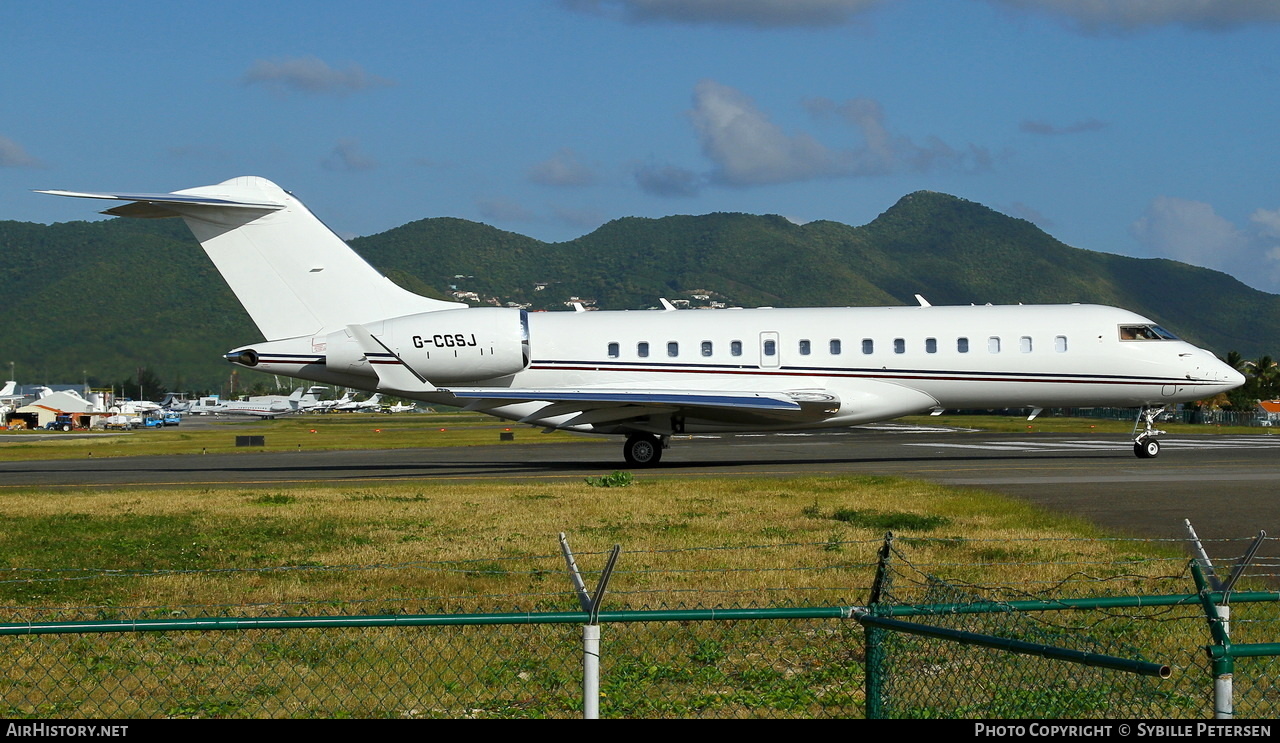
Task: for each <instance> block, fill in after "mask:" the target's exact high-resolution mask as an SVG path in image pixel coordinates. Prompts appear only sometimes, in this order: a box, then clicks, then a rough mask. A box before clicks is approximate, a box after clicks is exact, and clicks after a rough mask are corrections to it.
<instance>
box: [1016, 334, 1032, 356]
mask: <svg viewBox="0 0 1280 743" xmlns="http://www.w3.org/2000/svg"><path fill="white" fill-rule="evenodd" d="M1018 350H1019V351H1021V352H1023V353H1031V336H1029V335H1024V336H1022V337H1021V338H1019V339H1018Z"/></svg>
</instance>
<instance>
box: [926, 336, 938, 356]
mask: <svg viewBox="0 0 1280 743" xmlns="http://www.w3.org/2000/svg"><path fill="white" fill-rule="evenodd" d="M924 352H925V353H937V352H938V339H937V338H925V339H924Z"/></svg>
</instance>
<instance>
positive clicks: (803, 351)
mask: <svg viewBox="0 0 1280 743" xmlns="http://www.w3.org/2000/svg"><path fill="white" fill-rule="evenodd" d="M811 350H813V346H812V345H811V344H810V343H809V339H808V338H804V339H802V340H801V341H800V355H801V356H808V355H809V352H810V351H811Z"/></svg>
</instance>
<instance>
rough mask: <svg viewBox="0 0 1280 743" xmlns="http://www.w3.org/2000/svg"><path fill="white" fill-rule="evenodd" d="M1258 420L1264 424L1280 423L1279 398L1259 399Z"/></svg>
mask: <svg viewBox="0 0 1280 743" xmlns="http://www.w3.org/2000/svg"><path fill="white" fill-rule="evenodd" d="M1258 420H1260V421H1262V425H1264V426H1274V425H1280V400H1260V401H1259V402H1258Z"/></svg>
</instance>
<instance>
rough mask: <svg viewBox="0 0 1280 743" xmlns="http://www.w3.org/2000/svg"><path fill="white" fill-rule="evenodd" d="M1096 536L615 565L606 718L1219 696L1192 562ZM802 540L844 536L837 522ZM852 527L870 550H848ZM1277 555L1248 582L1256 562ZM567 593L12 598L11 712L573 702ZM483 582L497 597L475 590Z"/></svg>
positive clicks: (7, 633)
mask: <svg viewBox="0 0 1280 743" xmlns="http://www.w3.org/2000/svg"><path fill="white" fill-rule="evenodd" d="M1099 541H1102V540H1091V541H1090V540H1077V541H1075V542H1071V543H1069V544H1067V545H1066V546H1067V547H1068V548H1069V549H1067V550H1066V551H1067V552H1074V553H1075V557H1073V558H1072V559H1066V560H1064V559H1061V558H1058V559H1056V560H1055V561H1053V562H1052V563H1046V564H1044V565H1036V564H1035V563H1034V560H1032V559H1030V558H1031V557H1032V555H1033V554H1034V553H1036V551H1037V550H1039V549H1041V546H1042V545H1038V544H1036V545H1026V546H1021V547H1020V546H1018V545H1016V544H1013V543H1011V542H1009V541H1007V540H1006V541H1002V542H999V543H995V542H992V543H986V544H979V545H975V544H973V543H965V544H964V545H963V549H964V550H965V554H966V555H970V556H971V555H973V554H981V555H984V556H985V562H982V563H980V564H979V563H975V562H974V561H973V560H972V559H966V560H965V561H954V560H953V557H954V554H955V553H956V552H957V551H958V550H959V549H960V546H958V545H957V544H956V540H909V541H904V542H902V543H900V544H898V545H897V546H896V547H895V548H894V549H893V550H892V551H888V550H886V552H885V556H884V558H883V559H880V560H877V559H876V557H877V555H876V552H875V550H876V547H877V546H878V545H873V544H870V543H865V542H864V543H857V544H856V545H855V544H852V543H846V544H845V545H843V546H842V548H843V549H844V554H843V556H842V557H841V559H839V560H835V561H832V562H829V563H826V564H824V565H823V566H821V567H817V566H814V565H806V566H801V565H795V564H788V565H779V566H778V568H777V569H776V571H775V572H776V577H777V580H775V581H773V582H774V583H775V584H776V586H777V587H775V588H753V589H751V590H750V591H744V592H739V593H731V594H730V593H726V594H721V595H714V594H711V593H710V592H706V591H701V592H692V593H690V594H687V595H686V594H683V593H681V591H680V589H678V588H674V589H672V588H668V589H665V590H658V589H654V588H646V589H645V590H628V589H627V588H626V585H627V583H626V580H625V579H624V580H623V581H621V582H622V584H623V585H622V586H621V587H620V589H619V591H618V592H617V594H616V595H614V596H613V597H612V598H606V601H605V606H606V607H607V610H604V611H601V613H600V615H599V628H600V634H601V639H600V649H599V667H600V678H599V699H598V706H599V712H600V715H601V716H602V717H624V718H625V717H646V718H651V717H679V718H689V717H714V718H742V717H750V718H813V717H862V716H885V717H971V716H982V717H983V718H986V719H994V718H1019V717H1024V718H1025V717H1034V718H1047V717H1061V718H1099V717H1130V718H1132V717H1139V718H1140V717H1148V718H1154V717H1158V718H1207V717H1212V716H1213V714H1214V709H1215V707H1214V705H1215V701H1214V697H1213V693H1214V668H1213V666H1212V664H1211V663H1210V661H1209V660H1208V657H1207V655H1206V647H1207V646H1212V645H1214V644H1215V639H1214V638H1213V637H1212V636H1211V633H1210V631H1209V623H1208V622H1207V620H1206V612H1205V609H1204V607H1203V606H1202V605H1201V603H1200V602H1199V597H1198V596H1197V594H1196V585H1195V583H1194V581H1193V580H1192V578H1191V575H1190V573H1189V570H1188V568H1187V560H1186V559H1185V558H1183V557H1178V556H1169V555H1166V556H1164V557H1159V556H1153V555H1151V554H1149V553H1142V552H1141V551H1140V550H1138V549H1136V548H1135V550H1134V552H1133V555H1132V558H1131V559H1130V558H1127V557H1122V558H1120V559H1117V558H1115V557H1108V558H1107V559H1106V561H1097V562H1093V561H1091V559H1090V558H1089V557H1088V555H1087V553H1088V552H1090V551H1091V550H1092V549H1094V548H1095V547H1096V544H1097V543H1098V542H1099ZM1062 546H1063V545H1062V544H1058V545H1056V548H1057V549H1056V550H1055V551H1057V552H1062V551H1063V550H1062V549H1061V548H1062ZM777 547H778V546H777V545H770V546H764V547H760V546H753V547H747V548H741V549H751V550H761V549H774V548H777ZM789 547H795V545H790V546H789ZM807 547H808V548H809V549H810V550H812V549H823V550H827V551H828V552H830V551H832V546H831V544H830V543H828V544H825V545H821V546H816V545H808V546H807ZM853 547H856V548H857V549H858V550H860V551H865V552H866V553H867V554H866V555H865V558H866V560H865V562H850V561H849V560H848V554H849V552H850V551H851V549H852V548H853ZM974 550H977V552H976V553H975V552H974ZM629 557H630V560H631V561H632V562H645V563H646V565H647V567H645V568H644V569H643V570H637V571H636V575H632V576H630V578H631V579H632V580H633V581H634V580H635V579H636V578H637V577H638V574H640V573H643V574H644V581H645V582H646V584H648V585H652V584H654V583H655V582H663V581H665V582H668V583H672V584H679V583H680V582H681V580H682V578H681V576H682V573H681V572H680V571H674V572H671V573H663V572H662V571H661V570H658V569H655V568H654V567H652V566H653V565H654V564H656V563H658V562H660V561H661V560H662V559H665V558H664V557H663V556H659V555H654V554H652V553H646V555H645V556H644V557H643V558H641V557H640V556H639V555H638V554H631V555H630V556H628V555H627V554H624V556H623V560H622V562H623V564H624V565H625V564H626V563H627V562H628V558H629ZM673 557H675V556H673ZM682 557H688V555H683V556H682ZM919 558H923V559H919ZM912 559H916V562H912ZM877 564H878V566H879V574H878V575H873V573H874V571H875V570H876V566H877ZM1011 566H1013V567H1016V568H1017V569H1016V570H1011ZM438 567H439V566H430V568H426V569H431V570H435V569H438ZM562 567H563V566H562ZM362 569H366V570H367V569H368V568H362ZM398 569H402V570H406V572H408V571H410V570H411V569H408V568H398ZM317 570H322V571H333V570H334V569H333V568H321V569H317ZM815 571H822V572H823V573H824V574H826V575H829V576H831V580H830V581H829V585H828V586H827V587H826V588H824V589H822V591H820V592H818V593H820V594H821V596H822V597H825V598H827V599H838V598H844V599H845V600H843V601H840V600H832V601H823V602H818V603H815V602H813V601H811V600H808V599H813V598H815V596H816V595H818V594H817V593H815V592H814V590H813V589H811V590H810V591H808V592H806V591H788V590H785V587H786V586H787V585H788V584H795V583H801V582H803V580H802V577H804V578H806V579H811V574H812V573H813V572H815ZM624 572H625V571H624ZM1263 573H1265V568H1263V570H1262V571H1261V572H1259V571H1255V573H1254V574H1253V575H1251V576H1250V577H1248V578H1246V581H1253V582H1254V584H1255V585H1256V584H1257V583H1259V582H1265V581H1267V580H1268V576H1266V575H1265V574H1263ZM329 574H331V573H329ZM655 574H656V575H655ZM319 575H326V573H319ZM64 578H65V576H64ZM24 579H32V580H47V579H48V577H47V576H38V577H32V576H27V577H26V578H24ZM203 579H208V580H225V576H223V575H217V574H212V572H211V574H209V575H206V574H203V573H195V574H192V575H186V576H183V577H182V580H184V581H189V582H193V583H192V585H193V589H192V590H193V595H198V590H196V589H195V588H194V586H195V585H196V584H197V583H198V581H199V580H203ZM404 580H405V582H406V583H409V582H411V581H410V578H409V576H408V575H406V576H405V579H404ZM565 594H568V592H562V593H561V594H558V595H559V596H560V598H552V597H553V596H556V595H557V594H554V593H550V592H548V593H543V594H538V595H516V594H510V595H502V596H495V595H488V596H483V597H471V598H469V599H468V600H466V601H461V600H459V601H454V602H453V604H452V605H450V603H449V602H450V601H451V600H435V599H433V600H431V601H426V600H421V601H419V602H418V603H417V604H414V605H411V604H410V603H409V602H406V601H399V602H386V601H373V600H370V601H364V602H362V601H346V602H342V601H336V600H335V601H331V602H306V603H288V602H281V603H278V604H270V605H255V606H252V607H230V606H220V607H215V606H208V607H201V606H181V607H176V608H164V607H149V608H145V609H138V608H118V607H111V606H96V607H92V608H88V609H85V608H72V609H67V608H58V609H29V608H24V609H17V608H13V607H10V608H8V609H7V610H6V614H7V615H8V618H7V620H6V621H5V622H4V623H3V625H2V626H0V647H3V648H4V651H5V653H4V657H5V658H6V661H7V664H6V667H5V669H4V670H3V672H2V673H0V710H2V714H4V715H5V716H6V717H39V718H44V717H56V718H80V717H88V718H126V717H324V718H334V717H361V718H365V717H393V718H432V717H441V718H444V717H447V718H464V717H475V718H489V717H580V716H582V715H583V711H584V691H583V689H584V678H583V667H584V663H583V625H584V623H585V622H586V621H587V615H586V614H585V613H583V612H581V611H579V610H577V609H576V608H571V609H569V610H565V607H573V599H572V596H571V594H569V598H568V600H567V601H566V600H564V596H565ZM1217 598H1218V599H1219V600H1221V599H1222V597H1221V596H1217ZM1276 598H1277V596H1276V594H1274V593H1268V592H1265V591H1257V590H1254V591H1252V592H1249V593H1244V592H1238V593H1237V594H1236V596H1235V597H1234V598H1233V599H1232V600H1231V605H1232V608H1233V611H1232V614H1231V617H1230V619H1231V625H1230V638H1231V641H1232V642H1234V643H1237V644H1238V643H1263V642H1268V641H1270V640H1273V639H1276V638H1277V636H1278V635H1280V624H1278V622H1280V605H1277V603H1276V601H1275V599H1276ZM1075 599H1081V601H1075ZM480 603H488V604H489V606H488V607H487V608H488V609H489V610H488V611H477V607H478V605H479V604H480ZM504 603H505V604H508V605H507V606H505V607H502V606H499V604H504ZM393 604H394V605H393ZM517 604H525V605H527V606H525V607H524V608H520V607H518V606H516V607H513V605H517ZM370 609H373V610H374V611H372V612H371V611H370ZM427 610H429V611H427ZM867 616H881V617H890V616H891V617H895V618H897V619H899V620H903V621H910V622H915V623H919V624H927V625H930V626H932V627H937V628H943V629H948V630H955V631H957V632H964V633H968V634H969V635H981V636H983V637H994V638H1001V639H1003V640H1011V641H1017V642H1021V643H1025V644H1027V645H1038V646H1044V647H1050V648H1056V649H1064V650H1069V651H1072V652H1075V653H1080V654H1085V655H1091V656H1095V657H1104V656H1105V657H1108V658H1116V659H1121V660H1124V661H1138V662H1147V663H1151V664H1156V665H1166V666H1169V668H1170V669H1171V675H1170V677H1169V678H1159V677H1158V676H1143V675H1139V674H1136V673H1128V672H1125V671H1123V670H1115V669H1113V668H1099V667H1096V666H1094V665H1082V664H1080V663H1076V662H1068V661H1064V660H1057V659H1050V658H1046V657H1042V656H1037V655H1034V654H1031V655H1028V654H1026V653H1025V652H1017V653H1014V652H1010V651H1009V650H998V649H992V648H989V647H977V646H973V645H969V644H962V643H958V642H956V641H954V640H953V639H935V638H931V637H923V636H919V635H916V634H906V633H899V632H893V631H890V632H881V631H880V630H870V631H867V630H864V627H863V626H862V624H861V623H860V622H859V621H857V620H858V619H859V618H860V617H864V618H865V617H867ZM966 636H967V635H966ZM868 639H871V640H872V645H871V648H872V651H871V653H870V657H871V662H870V663H868ZM1276 671H1277V667H1276V666H1275V659H1274V657H1248V658H1240V659H1238V660H1237V661H1236V665H1235V668H1234V675H1235V689H1234V704H1235V714H1237V715H1241V716H1253V717H1271V716H1275V714H1276V713H1277V711H1278V710H1277V705H1280V690H1278V689H1277V688H1276V685H1275V682H1274V679H1275V678H1276Z"/></svg>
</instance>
